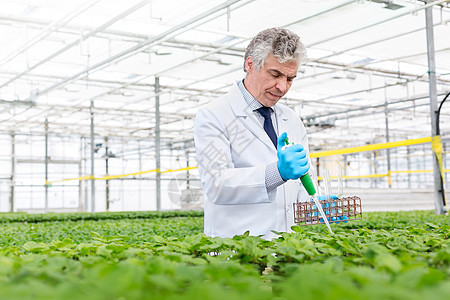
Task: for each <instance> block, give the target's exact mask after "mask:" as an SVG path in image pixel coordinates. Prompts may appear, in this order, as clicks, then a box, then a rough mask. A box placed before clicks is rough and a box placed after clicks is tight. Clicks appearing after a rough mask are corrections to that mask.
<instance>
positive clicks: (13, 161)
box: [9, 133, 16, 212]
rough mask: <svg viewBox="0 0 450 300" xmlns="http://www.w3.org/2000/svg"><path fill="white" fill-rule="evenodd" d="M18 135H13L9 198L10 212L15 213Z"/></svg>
mask: <svg viewBox="0 0 450 300" xmlns="http://www.w3.org/2000/svg"><path fill="white" fill-rule="evenodd" d="M15 181H16V135H15V134H14V133H11V194H10V196H9V211H10V212H14V186H15V184H16V182H15Z"/></svg>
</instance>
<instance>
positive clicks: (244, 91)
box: [237, 79, 263, 111]
mask: <svg viewBox="0 0 450 300" xmlns="http://www.w3.org/2000/svg"><path fill="white" fill-rule="evenodd" d="M237 86H238V87H239V90H240V91H241V93H242V96H244V99H245V101H246V102H247V104H248V105H249V106H250V108H251V109H252V110H253V111H255V110H257V109H258V108H260V107H263V105H262V104H261V103H259V101H258V100H256V98H255V97H253V96H252V94H250V92H249V91H248V90H247V89H246V88H245V86H244V79H242V80H238V81H237Z"/></svg>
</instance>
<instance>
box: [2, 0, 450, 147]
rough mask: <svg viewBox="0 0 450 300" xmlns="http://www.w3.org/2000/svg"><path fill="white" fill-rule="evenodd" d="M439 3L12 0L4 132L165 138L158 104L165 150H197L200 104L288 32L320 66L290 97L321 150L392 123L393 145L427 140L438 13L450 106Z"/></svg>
mask: <svg viewBox="0 0 450 300" xmlns="http://www.w3.org/2000/svg"><path fill="white" fill-rule="evenodd" d="M427 3H428V4H427ZM427 3H425V2H424V1H412V0H410V1H404V0H393V1H388V0H372V1H368V0H366V1H340V0H333V1H313V0H303V1H300V0H282V1H273V0H229V1H224V0H220V1H217V0H191V1H182V0H164V1H163V0H145V1H136V0H129V1H117V0H115V1H110V0H90V1H81V0H80V1H58V0H14V1H12V0H11V1H4V0H0V7H1V8H2V9H1V11H0V37H1V40H2V47H0V103H1V109H0V124H1V126H0V133H8V134H9V133H15V134H35V135H43V134H44V132H45V130H46V129H45V127H46V126H45V124H46V120H47V122H48V133H49V134H52V135H60V136H64V135H70V136H73V135H78V136H84V137H88V136H89V135H90V133H91V116H92V117H93V120H94V122H93V124H94V132H95V136H98V137H105V136H108V137H122V138H125V139H129V140H152V139H154V137H155V120H156V117H155V112H156V109H155V102H156V98H157V96H158V97H159V101H160V120H161V122H160V124H161V125H160V126H161V140H162V143H163V145H164V144H166V145H167V144H173V143H176V142H181V143H187V144H186V145H188V146H191V144H189V142H190V141H192V138H193V134H192V128H193V120H194V117H195V113H196V111H197V109H198V108H199V107H200V106H202V105H204V104H206V103H208V102H210V101H212V100H213V99H216V98H217V97H218V96H220V95H222V94H224V93H226V92H227V90H228V89H229V87H230V85H231V84H232V82H233V81H235V80H238V79H240V78H243V76H244V72H243V70H242V64H243V54H244V50H245V47H246V46H247V44H248V43H249V41H250V39H251V38H252V37H253V36H254V35H255V34H256V33H257V32H259V31H260V30H262V29H265V28H268V27H286V28H288V29H291V30H293V31H294V32H296V33H297V34H299V35H300V37H301V38H302V40H303V42H304V44H305V45H306V46H307V48H308V61H307V62H306V63H305V64H304V65H302V66H301V67H300V69H299V76H298V77H297V79H296V80H295V82H294V84H293V87H292V88H291V90H290V91H289V93H288V94H287V95H286V98H284V99H283V100H281V101H282V102H283V103H286V104H287V105H289V106H290V107H291V108H293V109H294V110H295V111H296V112H298V114H299V115H300V116H301V117H302V118H303V120H304V122H305V124H306V125H307V126H308V131H309V132H310V136H311V138H310V139H311V143H312V145H313V147H314V148H315V149H323V148H335V147H342V146H343V145H344V146H352V145H361V144H364V143H375V142H384V141H386V123H387V124H388V127H389V136H390V139H391V140H399V139H407V138H419V137H427V136H430V135H431V124H430V98H429V83H428V81H429V80H428V79H429V73H428V61H427V36H426V30H425V26H426V18H425V9H424V8H425V7H432V11H433V23H434V48H435V61H436V80H437V86H436V88H437V95H438V96H437V100H438V103H439V102H440V101H442V99H443V97H444V96H445V94H446V93H448V92H449V91H450V24H449V22H450V4H449V2H448V1H428V2H427ZM156 78H157V79H156ZM448 106H449V107H450V103H449V104H448ZM449 107H447V108H445V107H444V108H443V110H442V115H441V132H442V134H443V135H444V136H445V135H447V136H450V133H449V132H450V122H449V121H448V120H450V119H449V117H450V108H449ZM386 116H387V122H386ZM444 120H447V121H444Z"/></svg>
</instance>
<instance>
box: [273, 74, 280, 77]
mask: <svg viewBox="0 0 450 300" xmlns="http://www.w3.org/2000/svg"><path fill="white" fill-rule="evenodd" d="M272 76H273V77H275V78H278V77H280V74H275V73H273V74H272Z"/></svg>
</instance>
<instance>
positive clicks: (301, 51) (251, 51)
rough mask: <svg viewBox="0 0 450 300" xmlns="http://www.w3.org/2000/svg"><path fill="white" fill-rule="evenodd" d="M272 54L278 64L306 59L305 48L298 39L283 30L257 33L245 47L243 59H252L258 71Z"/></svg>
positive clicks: (274, 29)
mask: <svg viewBox="0 0 450 300" xmlns="http://www.w3.org/2000/svg"><path fill="white" fill-rule="evenodd" d="M269 53H272V54H273V56H275V57H276V58H277V59H278V61H279V62H280V63H285V62H288V61H297V62H298V63H301V62H303V61H304V60H305V59H306V48H305V46H304V45H303V43H302V42H301V41H300V37H299V36H298V35H296V34H295V33H293V32H292V31H290V30H287V29H283V28H269V29H265V30H263V31H261V32H260V33H258V34H257V35H256V36H255V37H254V38H253V40H252V41H251V42H250V44H249V45H248V46H247V49H246V51H245V57H244V71H245V72H247V70H246V69H245V61H246V60H247V57H249V56H250V57H252V59H253V63H254V64H255V69H256V70H257V71H259V70H260V69H261V67H262V66H263V65H264V62H265V60H266V58H267V56H268V55H269Z"/></svg>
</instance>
